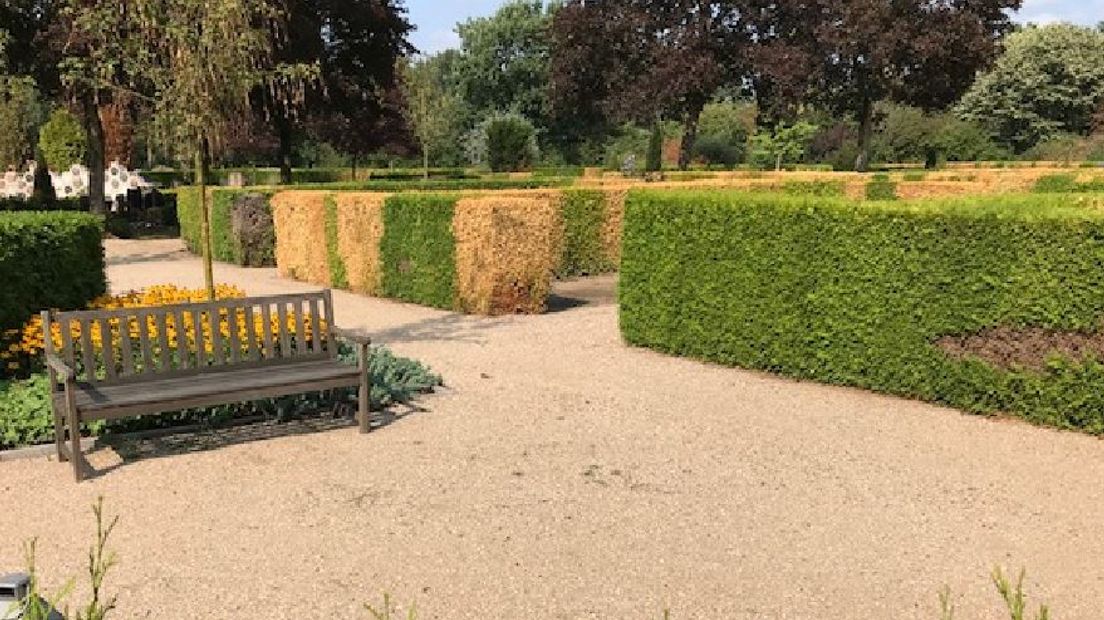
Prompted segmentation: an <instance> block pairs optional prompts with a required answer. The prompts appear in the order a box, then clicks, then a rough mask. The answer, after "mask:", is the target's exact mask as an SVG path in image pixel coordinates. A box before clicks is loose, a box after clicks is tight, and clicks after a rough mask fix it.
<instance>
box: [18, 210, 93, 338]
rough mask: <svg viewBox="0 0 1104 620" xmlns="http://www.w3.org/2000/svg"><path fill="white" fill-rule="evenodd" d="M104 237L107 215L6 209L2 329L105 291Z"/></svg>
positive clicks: (76, 305)
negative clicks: (16, 211) (14, 211)
mask: <svg viewBox="0 0 1104 620" xmlns="http://www.w3.org/2000/svg"><path fill="white" fill-rule="evenodd" d="M102 238H103V219H102V218H100V217H97V216H93V215H89V214H86V213H39V212H24V213H0V282H2V283H3V284H2V285H0V332H3V331H6V330H9V329H18V328H19V327H22V325H23V323H24V322H26V320H27V319H29V318H30V317H31V316H32V315H34V314H35V313H37V312H40V311H42V310H44V309H47V308H59V309H63V310H71V309H75V308H82V307H84V306H85V305H86V304H87V303H88V302H89V301H91V300H92V299H94V298H96V297H98V296H100V295H103V294H104V292H106V290H107V283H106V279H105V277H104V254H103V245H102V243H101V240H102Z"/></svg>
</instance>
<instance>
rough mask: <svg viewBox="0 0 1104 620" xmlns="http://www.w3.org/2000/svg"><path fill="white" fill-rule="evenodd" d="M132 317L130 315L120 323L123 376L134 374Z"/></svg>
mask: <svg viewBox="0 0 1104 620" xmlns="http://www.w3.org/2000/svg"><path fill="white" fill-rule="evenodd" d="M131 324H132V323H131V317H130V316H129V315H128V316H127V317H126V318H125V319H123V321H122V322H121V323H119V342H120V346H121V347H122V348H121V350H120V352H119V353H120V355H122V358H123V359H122V362H123V376H130V375H133V374H134V341H133V339H132V336H131V335H130V326H131Z"/></svg>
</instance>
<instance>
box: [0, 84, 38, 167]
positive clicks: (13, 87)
mask: <svg viewBox="0 0 1104 620" xmlns="http://www.w3.org/2000/svg"><path fill="white" fill-rule="evenodd" d="M42 107H43V106H42V101H41V98H40V95H39V92H38V89H37V88H36V87H35V83H34V80H33V79H31V78H29V77H26V76H16V75H7V74H5V73H3V71H2V70H0V174H2V173H3V171H4V170H6V169H7V168H9V167H15V168H19V169H22V167H23V164H24V163H26V162H27V160H29V159H34V154H35V153H34V143H35V137H34V136H35V133H36V132H37V131H38V125H39V123H41V122H42Z"/></svg>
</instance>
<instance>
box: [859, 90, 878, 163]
mask: <svg viewBox="0 0 1104 620" xmlns="http://www.w3.org/2000/svg"><path fill="white" fill-rule="evenodd" d="M873 134H874V103H873V102H872V101H870V97H868V96H866V95H864V96H863V99H862V102H861V103H860V104H859V156H858V157H856V158H855V170H856V171H858V172H866V171H867V170H868V169H869V168H870V140H871V137H872V136H873Z"/></svg>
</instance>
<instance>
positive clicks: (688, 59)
mask: <svg viewBox="0 0 1104 620" xmlns="http://www.w3.org/2000/svg"><path fill="white" fill-rule="evenodd" d="M552 40H553V45H554V52H553V63H552V85H551V90H550V92H551V93H552V96H553V105H554V107H555V108H556V109H557V110H559V111H561V113H562V112H563V111H565V110H568V109H570V108H571V107H574V106H579V107H580V109H581V110H583V113H584V114H586V115H588V116H592V115H594V114H596V113H598V114H601V115H602V116H604V117H605V118H606V119H608V120H609V121H612V122H622V121H630V120H631V121H637V122H642V123H648V122H651V120H652V119H654V118H656V117H657V116H658V117H663V118H669V119H674V120H678V121H679V122H680V123H681V124H682V126H683V139H682V148H681V150H680V153H679V167H680V168H686V167H687V166H688V165H689V164H690V159H691V156H692V155H693V146H694V143H695V141H696V139H697V130H698V120H699V118H700V116H701V112H702V110H703V109H704V107H705V105H706V104H707V103H708V102H709V101H710V100H711V99H712V98H713V96H714V95H715V94H716V93H717V91H718V90H719V89H720V88H721V87H723V86H725V85H728V84H732V83H734V82H736V81H738V80H739V76H741V75H742V74H743V65H744V54H743V52H744V51H745V49H746V46H747V45H748V44H749V39H748V37H747V33H746V30H745V28H744V27H743V11H742V10H741V7H740V6H738V5H737V2H734V1H730V0H611V1H608V2H585V1H584V0H569V1H568V2H567V3H566V4H565V5H564V7H563V8H562V9H560V10H559V11H558V12H557V13H556V16H555V21H554V24H553V36H552ZM587 99H592V100H593V101H594V102H593V103H590V104H587V103H586V100H587Z"/></svg>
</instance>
